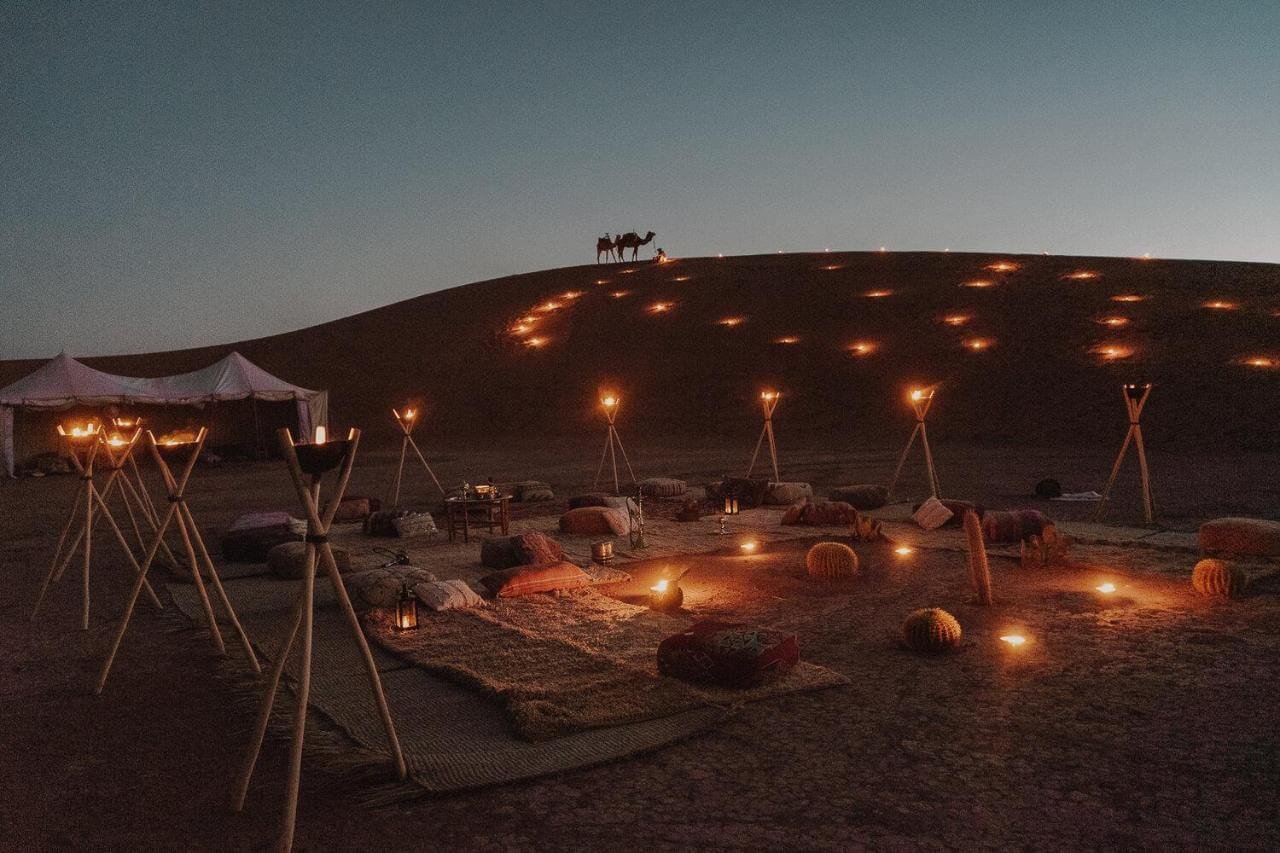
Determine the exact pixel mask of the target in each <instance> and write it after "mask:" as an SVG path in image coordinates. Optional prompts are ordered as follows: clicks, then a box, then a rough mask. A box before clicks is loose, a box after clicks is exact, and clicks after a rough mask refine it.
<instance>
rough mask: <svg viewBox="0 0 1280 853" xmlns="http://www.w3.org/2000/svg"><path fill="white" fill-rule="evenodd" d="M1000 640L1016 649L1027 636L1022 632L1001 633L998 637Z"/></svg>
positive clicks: (1025, 640) (1024, 641)
mask: <svg viewBox="0 0 1280 853" xmlns="http://www.w3.org/2000/svg"><path fill="white" fill-rule="evenodd" d="M1000 642H1002V643H1005V644H1006V645H1008V646H1011V647H1013V648H1015V649H1016V648H1018V647H1020V646H1022V645H1023V644H1024V643H1026V642H1027V638H1026V637H1025V636H1023V635H1022V634H1003V635H1001V637H1000Z"/></svg>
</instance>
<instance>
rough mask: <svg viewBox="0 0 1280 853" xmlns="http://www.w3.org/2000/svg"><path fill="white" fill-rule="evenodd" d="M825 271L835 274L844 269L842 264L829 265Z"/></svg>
mask: <svg viewBox="0 0 1280 853" xmlns="http://www.w3.org/2000/svg"><path fill="white" fill-rule="evenodd" d="M823 269H824V270H826V271H827V272H835V271H836V270H838V269H843V267H842V266H841V265H840V264H827V265H826V266H825V267H823Z"/></svg>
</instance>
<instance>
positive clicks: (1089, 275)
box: [1063, 270, 1098, 281]
mask: <svg viewBox="0 0 1280 853" xmlns="http://www.w3.org/2000/svg"><path fill="white" fill-rule="evenodd" d="M1097 277H1098V273H1096V272H1094V271H1093V270H1076V271H1075V272H1073V273H1067V274H1066V275H1065V276H1063V278H1067V279H1070V280H1071V281H1088V280H1089V279H1093V278H1097Z"/></svg>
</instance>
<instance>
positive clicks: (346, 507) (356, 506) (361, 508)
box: [333, 495, 382, 524]
mask: <svg viewBox="0 0 1280 853" xmlns="http://www.w3.org/2000/svg"><path fill="white" fill-rule="evenodd" d="M380 509H382V501H380V500H378V499H377V498H368V497H364V496H363V495H347V496H346V497H344V498H343V499H342V502H341V503H340V504H338V509H337V511H336V512H335V513H334V514H333V520H334V523H336V524H343V523H346V522H349V521H364V520H365V519H366V518H368V517H369V514H370V513H373V512H377V511H378V510H380Z"/></svg>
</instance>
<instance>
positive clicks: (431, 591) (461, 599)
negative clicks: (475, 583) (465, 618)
mask: <svg viewBox="0 0 1280 853" xmlns="http://www.w3.org/2000/svg"><path fill="white" fill-rule="evenodd" d="M413 594H414V596H415V597H416V598H417V599H418V600H419V601H421V602H422V603H423V604H425V605H426V606H427V607H429V608H431V609H432V610H434V611H436V612H437V613H439V612H441V611H443V610H461V609H463V608H467V607H483V606H484V599H483V598H481V597H480V596H479V595H478V594H476V591H475V590H474V589H472V588H471V587H469V586H467V583H466V581H460V580H451V581H423V582H421V583H417V584H414V586H413Z"/></svg>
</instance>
